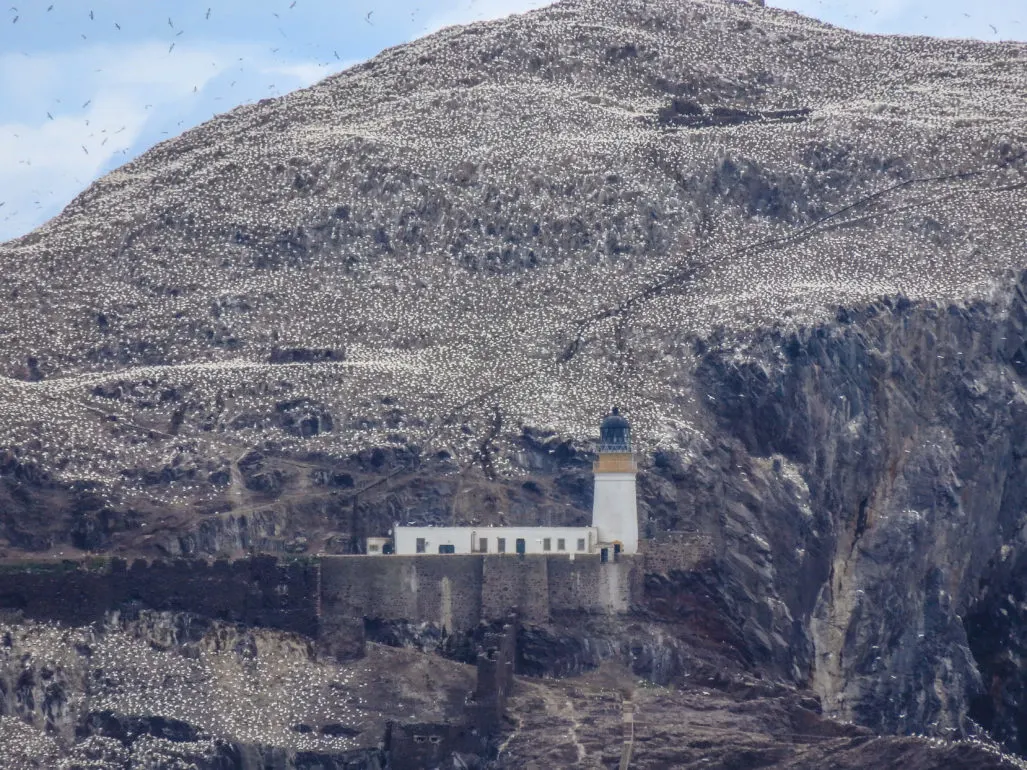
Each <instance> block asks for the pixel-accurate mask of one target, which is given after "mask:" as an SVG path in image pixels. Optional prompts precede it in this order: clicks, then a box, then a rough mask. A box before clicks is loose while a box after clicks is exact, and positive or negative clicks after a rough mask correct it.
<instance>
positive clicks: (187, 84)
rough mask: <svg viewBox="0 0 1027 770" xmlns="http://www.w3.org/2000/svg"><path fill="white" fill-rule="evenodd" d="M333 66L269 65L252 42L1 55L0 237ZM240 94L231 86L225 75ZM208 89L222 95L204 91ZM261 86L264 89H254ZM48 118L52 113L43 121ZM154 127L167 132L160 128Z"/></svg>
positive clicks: (309, 81) (26, 226) (39, 220)
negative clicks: (200, 126)
mask: <svg viewBox="0 0 1027 770" xmlns="http://www.w3.org/2000/svg"><path fill="white" fill-rule="evenodd" d="M332 71H334V70H330V69H328V68H325V67H322V66H318V65H316V64H313V63H309V62H293V63H286V62H273V61H270V60H269V59H268V57H267V53H266V51H265V50H264V49H263V48H261V47H258V46H255V45H247V44H238V45H232V44H219V43H211V44H208V45H197V44H193V45H188V44H183V45H181V46H178V45H176V46H175V48H174V50H172V51H171V52H169V51H168V46H166V45H164V44H162V43H148V42H141V43H136V44H131V45H123V46H84V47H82V48H78V49H76V50H74V51H66V52H58V53H53V54H49V55H46V56H30V57H26V56H24V55H22V54H8V55H4V56H0V102H2V103H3V104H4V108H3V112H4V113H8V114H16V115H33V116H34V119H33V120H31V121H25V120H22V121H18V122H13V121H11V122H6V123H3V122H0V201H3V202H4V205H3V206H0V241H2V240H6V239H9V238H13V237H16V236H18V235H22V234H24V233H26V232H28V231H29V230H31V229H32V228H33V227H35V226H38V225H39V224H40V223H42V222H43V221H45V220H46V219H47V218H49V217H51V216H53V215H55V214H56V213H58V212H59V211H60V210H61V209H62V208H63V207H64V206H65V205H67V203H68V202H69V201H70V200H71V199H72V198H73V197H74V196H75V195H77V194H78V193H79V192H81V190H82V189H83V188H84V187H85V186H87V185H88V184H89V183H90V182H91V181H92V180H94V179H95V178H97V177H98V176H100V175H101V174H103V173H104V172H106V171H108V170H110V169H111V168H113V167H116V166H117V165H120V164H121V162H122V161H124V160H128V159H129V158H131V157H134V156H135V155H137V154H138V153H139V152H141V151H142V150H145V149H146V148H147V147H148V146H151V145H152V144H154V143H156V142H157V141H160V140H162V139H165V138H167V136H166V135H167V134H177V133H180V132H181V131H182V130H184V129H185V128H189V127H191V126H192V125H195V124H196V123H198V122H200V121H201V120H202V119H205V118H209V117H210V115H211V113H212V112H221V111H225V110H228V109H231V108H232V107H233V106H235V105H236V104H238V103H240V102H242V101H247V100H250V99H253V98H260V97H262V96H266V95H267V90H266V85H265V84H264V83H263V81H262V80H260V78H261V77H265V78H266V77H268V76H274V79H275V80H276V81H277V83H276V86H277V88H276V90H277V91H278V92H280V93H284V92H286V91H289V90H292V89H295V88H297V87H302V86H308V85H310V84H312V83H314V82H316V81H317V80H320V79H321V78H323V77H325V76H326V75H328V74H330V73H331V72H332ZM232 78H234V79H237V80H238V81H239V83H240V84H241V85H240V87H239V88H229V82H230V79H232ZM215 83H217V84H218V85H219V86H223V91H224V93H220V92H219V93H218V94H217V95H215V94H213V93H210V92H209V88H210V87H212V86H213V85H214V84H215ZM261 88H264V89H265V90H263V91H259V89H261ZM48 113H49V116H48ZM161 129H167V130H166V131H162V130H161Z"/></svg>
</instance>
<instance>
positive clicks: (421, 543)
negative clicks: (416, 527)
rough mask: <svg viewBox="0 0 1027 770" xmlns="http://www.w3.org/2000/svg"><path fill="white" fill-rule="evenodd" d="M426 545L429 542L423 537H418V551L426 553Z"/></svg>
mask: <svg viewBox="0 0 1027 770" xmlns="http://www.w3.org/2000/svg"><path fill="white" fill-rule="evenodd" d="M426 546H427V543H426V542H425V540H424V538H423V537H419V538H417V552H418V553H424V550H425V547H426Z"/></svg>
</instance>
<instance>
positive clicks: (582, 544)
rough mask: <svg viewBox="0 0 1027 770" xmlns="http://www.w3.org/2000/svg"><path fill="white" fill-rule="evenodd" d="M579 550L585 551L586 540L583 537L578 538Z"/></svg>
mask: <svg viewBox="0 0 1027 770" xmlns="http://www.w3.org/2000/svg"><path fill="white" fill-rule="evenodd" d="M578 550H579V551H584V550H585V538H583V537H579V538H578Z"/></svg>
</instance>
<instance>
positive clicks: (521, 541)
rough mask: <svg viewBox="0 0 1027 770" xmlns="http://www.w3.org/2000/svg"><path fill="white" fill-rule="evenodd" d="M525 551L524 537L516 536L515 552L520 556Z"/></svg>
mask: <svg viewBox="0 0 1027 770" xmlns="http://www.w3.org/2000/svg"><path fill="white" fill-rule="evenodd" d="M526 551H527V548H526V547H525V545H524V538H523V537H519V538H517V553H519V554H520V555H521V556H524V554H525V552H526Z"/></svg>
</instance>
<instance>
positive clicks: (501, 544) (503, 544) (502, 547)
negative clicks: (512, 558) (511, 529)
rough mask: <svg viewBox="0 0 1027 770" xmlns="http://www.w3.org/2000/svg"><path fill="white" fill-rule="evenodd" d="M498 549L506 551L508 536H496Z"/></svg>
mask: <svg viewBox="0 0 1027 770" xmlns="http://www.w3.org/2000/svg"><path fill="white" fill-rule="evenodd" d="M496 550H497V551H498V552H499V553H506V538H505V537H497V538H496Z"/></svg>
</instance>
